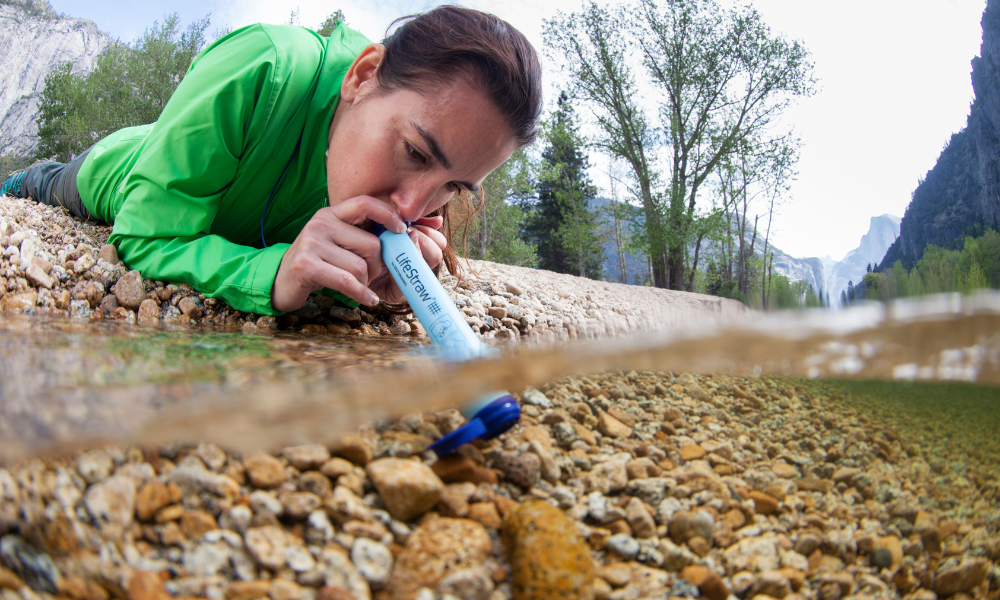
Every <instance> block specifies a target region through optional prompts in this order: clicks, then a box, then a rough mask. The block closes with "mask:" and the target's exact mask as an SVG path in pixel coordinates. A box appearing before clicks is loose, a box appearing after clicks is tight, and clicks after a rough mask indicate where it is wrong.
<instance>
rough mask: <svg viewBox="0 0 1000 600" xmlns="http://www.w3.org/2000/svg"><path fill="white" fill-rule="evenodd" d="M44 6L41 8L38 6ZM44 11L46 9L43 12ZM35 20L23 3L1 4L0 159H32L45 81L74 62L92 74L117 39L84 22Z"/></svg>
mask: <svg viewBox="0 0 1000 600" xmlns="http://www.w3.org/2000/svg"><path fill="white" fill-rule="evenodd" d="M40 4H41V3H36V4H35V6H36V7H38V6H39V5H40ZM43 10H44V9H43ZM48 12H49V14H44V15H37V16H36V15H32V14H30V13H29V12H28V11H27V10H25V9H24V8H22V7H20V6H18V5H17V4H13V3H11V4H7V3H5V4H0V48H3V49H4V51H3V53H2V54H0V81H3V82H4V93H3V94H0V155H5V154H15V155H20V156H31V155H33V154H35V152H36V151H37V150H38V115H39V112H40V97H41V93H42V91H43V90H44V89H45V76H46V75H48V74H49V73H50V72H52V71H53V70H54V69H56V68H59V67H62V66H63V65H64V64H66V63H67V62H68V63H71V64H72V67H71V70H72V72H73V73H83V72H88V71H90V70H91V69H93V67H94V63H95V61H96V60H97V56H98V55H99V54H100V53H101V52H103V51H104V50H105V49H106V48H108V47H109V46H110V45H111V37H110V36H109V35H108V34H106V33H104V32H103V31H100V30H99V29H98V28H97V26H96V25H94V23H92V22H91V21H87V20H84V19H63V18H58V15H57V14H55V13H54V12H53V11H52V10H51V8H50V9H48Z"/></svg>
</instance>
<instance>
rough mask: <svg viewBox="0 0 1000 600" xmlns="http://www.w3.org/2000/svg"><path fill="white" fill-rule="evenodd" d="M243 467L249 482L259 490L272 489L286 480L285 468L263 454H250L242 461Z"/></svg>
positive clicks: (274, 459) (268, 455) (276, 460)
mask: <svg viewBox="0 0 1000 600" xmlns="http://www.w3.org/2000/svg"><path fill="white" fill-rule="evenodd" d="M243 467H244V468H245V469H246V473H247V477H249V478H250V482H251V483H252V484H253V485H254V486H256V487H259V488H265V489H267V488H273V487H277V486H278V485H281V484H282V483H284V482H285V479H286V478H287V477H286V475H285V467H284V466H283V465H282V464H281V462H280V461H279V460H278V459H276V458H274V457H273V456H271V455H270V454H267V453H264V452H258V453H256V454H251V455H250V456H248V457H246V458H244V459H243Z"/></svg>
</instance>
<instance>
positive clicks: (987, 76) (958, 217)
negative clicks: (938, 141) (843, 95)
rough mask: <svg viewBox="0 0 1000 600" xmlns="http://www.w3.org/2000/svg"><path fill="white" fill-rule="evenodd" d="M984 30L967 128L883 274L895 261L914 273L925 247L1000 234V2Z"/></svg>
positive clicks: (926, 184)
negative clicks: (985, 233)
mask: <svg viewBox="0 0 1000 600" xmlns="http://www.w3.org/2000/svg"><path fill="white" fill-rule="evenodd" d="M982 26H983V42H982V46H981V48H980V56H978V57H976V58H974V59H973V60H972V87H973V90H974V92H975V95H976V99H975V101H974V102H973V103H972V108H971V110H970V112H969V118H968V121H967V124H966V127H965V129H963V130H962V131H960V132H958V133H956V134H954V135H952V136H951V140H950V141H949V142H948V145H947V146H945V148H944V150H942V151H941V156H940V157H938V161H937V164H935V165H934V168H933V169H931V170H930V171H928V172H927V177H925V178H924V180H923V181H922V182H921V183H920V185H918V186H917V189H916V190H915V191H914V192H913V199H912V200H911V201H910V205H909V206H908V207H907V208H906V213H905V214H904V215H903V221H902V223H901V225H900V235H899V239H898V240H897V241H896V243H894V244H893V245H892V246H891V247H890V248H889V251H888V252H887V253H886V255H885V258H884V259H883V260H882V263H881V266H882V268H883V269H888V268H891V267H892V265H893V263H895V262H896V261H897V260H899V261H901V262H902V263H903V266H904V267H906V268H907V269H910V268H913V265H914V264H915V263H916V262H917V261H918V260H920V257H921V256H923V253H924V249H925V248H926V247H927V244H934V245H936V246H944V247H956V246H957V245H960V244H961V242H960V240H961V238H963V237H964V236H966V235H978V234H980V233H982V231H983V230H984V229H986V228H992V229H998V228H1000V0H989V1H988V2H987V4H986V10H985V11H984V12H983V19H982Z"/></svg>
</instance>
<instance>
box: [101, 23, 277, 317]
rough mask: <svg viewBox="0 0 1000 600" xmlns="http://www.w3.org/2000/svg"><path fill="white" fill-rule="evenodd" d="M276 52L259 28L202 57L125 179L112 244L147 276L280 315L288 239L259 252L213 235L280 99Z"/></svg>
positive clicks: (241, 32) (239, 34)
mask: <svg viewBox="0 0 1000 600" xmlns="http://www.w3.org/2000/svg"><path fill="white" fill-rule="evenodd" d="M275 54H276V53H275V49H274V45H273V43H272V42H271V41H270V38H269V37H268V36H267V34H266V33H265V32H263V31H262V30H261V29H260V28H259V27H249V28H246V29H243V30H239V31H237V32H234V33H232V34H230V35H229V36H227V37H226V38H224V39H222V40H220V41H219V42H216V44H215V45H214V46H213V47H211V48H210V49H209V50H207V51H206V52H204V53H203V54H202V55H201V56H199V57H198V59H197V60H196V61H195V63H194V65H193V66H192V68H191V70H190V71H189V72H188V73H187V75H186V76H185V77H184V79H183V80H182V81H181V83H180V85H178V87H177V90H176V91H175V92H174V94H173V96H172V97H171V98H170V101H169V102H168V103H167V105H166V107H165V108H164V110H163V112H162V114H161V115H160V117H159V119H158V120H157V121H156V124H155V125H154V126H153V128H152V130H151V131H150V133H149V136H148V138H147V139H146V140H145V142H144V147H143V149H142V152H141V155H140V157H139V159H138V160H137V161H136V163H135V165H134V166H133V168H132V170H131V172H130V173H129V174H128V175H127V176H126V177H125V179H124V180H123V182H122V188H123V189H122V191H123V193H124V203H123V204H122V207H121V210H120V211H119V213H118V215H117V216H116V217H115V224H114V227H113V229H112V233H111V238H110V240H109V242H110V243H112V244H114V245H115V246H117V247H118V251H119V253H120V255H121V257H122V259H123V260H124V261H125V263H126V264H128V265H129V267H130V268H132V269H136V270H138V271H140V272H141V273H142V274H143V276H144V277H147V278H151V279H163V280H170V281H184V282H188V283H190V284H191V285H192V286H194V288H195V289H197V290H198V291H200V292H201V293H203V294H205V295H206V296H210V297H215V298H220V299H222V300H223V301H225V302H226V303H227V304H229V305H230V306H232V307H233V308H235V309H237V310H241V311H244V312H254V313H257V314H264V315H273V314H279V313H278V312H277V311H275V310H274V309H273V308H271V287H272V285H273V283H274V277H275V275H276V274H277V272H278V267H279V265H280V264H281V259H282V257H283V256H284V254H285V251H286V250H287V249H288V244H274V245H272V246H270V247H268V248H264V249H257V248H252V247H249V246H242V245H239V244H235V243H232V242H230V241H228V240H226V239H225V238H223V237H221V236H219V235H213V234H210V233H209V231H210V230H211V229H212V223H213V221H214V219H215V216H216V212H217V211H218V208H219V203H220V199H221V198H222V195H223V194H224V193H225V191H226V189H227V186H228V185H229V183H230V182H231V181H232V180H233V177H234V175H235V173H236V169H237V167H238V165H239V161H240V156H241V154H242V153H243V149H244V147H245V146H246V142H247V141H248V140H252V139H253V137H252V136H253V135H254V133H255V132H256V131H257V130H258V129H259V128H261V127H263V124H264V123H266V120H267V117H268V116H269V114H270V111H271V110H272V108H273V106H272V104H273V99H272V97H271V96H272V92H273V89H274V88H275V85H274V78H275V73H274V69H275V63H276V58H275Z"/></svg>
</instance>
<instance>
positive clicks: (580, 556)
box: [502, 500, 594, 600]
mask: <svg viewBox="0 0 1000 600" xmlns="http://www.w3.org/2000/svg"><path fill="white" fill-rule="evenodd" d="M502 536H503V541H504V545H505V546H506V547H507V551H508V554H509V556H510V565H511V570H512V571H513V573H512V578H513V583H514V585H513V597H514V600H529V599H533V598H547V599H552V600H557V599H559V598H566V599H567V600H568V599H570V598H579V599H581V600H589V599H592V598H593V597H594V562H593V560H592V559H591V558H590V549H589V548H588V547H587V545H586V544H585V543H584V542H583V540H582V539H580V537H579V535H578V534H577V530H576V525H575V524H574V522H573V521H572V520H570V519H569V517H567V516H566V514H565V513H563V511H561V510H559V509H558V508H555V507H554V506H552V505H551V504H549V503H547V502H544V501H542V500H529V501H528V502H525V503H524V504H521V505H520V506H518V507H517V508H516V509H515V510H513V511H511V512H510V513H509V514H508V515H507V517H506V518H505V519H504V522H503V533H502Z"/></svg>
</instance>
